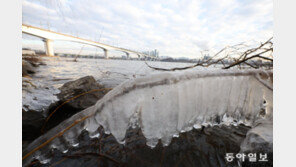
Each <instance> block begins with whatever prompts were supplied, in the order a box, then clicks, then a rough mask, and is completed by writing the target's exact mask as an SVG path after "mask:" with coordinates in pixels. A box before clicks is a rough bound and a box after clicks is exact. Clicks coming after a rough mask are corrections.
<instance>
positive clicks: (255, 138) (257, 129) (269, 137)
mask: <svg viewBox="0 0 296 167" xmlns="http://www.w3.org/2000/svg"><path fill="white" fill-rule="evenodd" d="M240 148H241V150H240V152H243V153H245V154H249V153H255V154H256V155H257V163H254V162H250V161H249V159H248V158H247V159H246V160H245V161H244V162H242V166H243V167H249V166H250V167H257V166H258V167H270V166H272V165H273V123H272V120H268V119H267V120H260V121H258V122H257V125H256V126H254V127H253V128H252V129H251V130H249V131H248V133H247V136H246V138H245V139H244V141H243V142H242V144H241V146H240ZM265 154H266V156H267V161H266V162H264V161H263V162H262V161H261V162H260V161H258V160H259V159H260V156H261V155H265Z"/></svg>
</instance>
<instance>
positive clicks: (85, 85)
mask: <svg viewBox="0 0 296 167" xmlns="http://www.w3.org/2000/svg"><path fill="white" fill-rule="evenodd" d="M103 88H104V86H102V85H100V84H99V83H97V82H96V80H95V79H94V77H93V76H85V77H82V78H79V79H77V80H75V81H70V82H67V83H65V84H64V85H63V86H62V87H60V88H59V89H60V91H61V92H60V93H59V94H57V97H58V99H59V100H60V101H61V102H65V101H67V100H69V99H71V98H73V97H75V96H79V95H81V94H83V93H85V92H88V91H92V90H95V89H103ZM106 93H107V91H105V90H102V91H94V92H91V93H87V94H85V95H82V96H80V97H78V98H76V99H75V100H71V101H69V102H68V103H67V105H68V106H70V107H72V108H75V109H77V110H83V109H86V108H88V107H90V106H92V105H94V104H95V103H96V102H97V101H98V100H99V99H100V98H102V97H103V96H104V95H105V94H106Z"/></svg>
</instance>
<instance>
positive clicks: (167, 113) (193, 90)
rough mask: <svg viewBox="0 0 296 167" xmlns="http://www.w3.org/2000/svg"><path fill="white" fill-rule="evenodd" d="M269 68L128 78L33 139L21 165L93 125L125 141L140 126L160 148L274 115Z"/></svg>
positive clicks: (93, 131)
mask: <svg viewBox="0 0 296 167" xmlns="http://www.w3.org/2000/svg"><path fill="white" fill-rule="evenodd" d="M272 87H273V85H272V71H262V70H212V71H208V70H206V71H190V72H189V71H186V72H185V71H184V72H173V73H160V74H155V75H151V76H147V77H143V78H137V79H135V80H130V81H127V82H125V83H123V84H121V85H119V86H117V87H116V88H114V89H113V90H112V91H110V92H109V93H108V94H106V95H105V96H104V97H103V98H102V99H101V100H99V101H98V102H97V103H96V104H95V105H94V106H92V107H90V108H88V109H86V110H84V111H82V112H80V113H78V114H76V115H74V116H72V117H71V118H69V119H68V120H65V121H64V122H62V123H61V124H60V125H59V126H57V127H55V128H54V129H52V130H50V131H49V132H48V133H47V134H45V135H43V136H41V137H39V138H38V139H36V140H35V141H34V142H32V143H31V144H30V145H29V146H28V147H27V149H25V150H24V152H23V160H24V163H26V162H30V161H31V160H32V158H34V157H35V158H37V159H39V160H40V161H41V162H43V163H47V162H48V160H49V158H50V157H49V156H48V152H49V150H50V149H51V148H57V149H59V150H61V151H62V152H66V151H67V150H68V148H69V147H71V146H73V147H75V146H77V145H78V144H79V143H78V139H77V136H78V135H79V134H80V133H81V131H82V130H83V129H86V130H87V131H89V134H90V136H91V137H98V136H99V135H100V134H98V132H97V129H98V127H99V126H103V128H104V130H105V133H112V135H113V136H114V137H115V138H116V139H117V141H118V142H119V143H122V144H123V143H125V134H126V130H127V129H128V128H129V127H133V128H135V127H140V128H141V130H142V132H143V135H144V136H145V138H146V142H147V145H148V146H150V147H152V148H153V147H155V146H156V144H157V143H158V141H159V139H160V140H161V142H162V144H163V145H164V146H167V145H169V143H170V141H171V139H172V137H178V135H179V133H182V132H186V131H190V130H191V129H192V128H200V127H201V126H202V125H203V126H207V125H217V124H237V123H244V124H246V125H252V123H253V122H254V121H256V120H257V119H258V118H261V117H262V116H260V115H262V114H261V113H262V110H264V111H265V114H264V117H270V116H272V105H273V104H272V103H273V102H272V89H273V88H272Z"/></svg>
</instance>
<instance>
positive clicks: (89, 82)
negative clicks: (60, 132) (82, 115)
mask: <svg viewBox="0 0 296 167" xmlns="http://www.w3.org/2000/svg"><path fill="white" fill-rule="evenodd" d="M59 89H60V93H58V94H57V97H58V99H59V100H58V102H56V103H54V104H51V105H50V107H49V110H48V112H47V113H48V115H50V114H51V113H52V112H54V111H55V110H56V109H57V108H58V110H57V111H55V113H54V114H53V115H52V118H53V119H52V118H50V120H49V121H48V122H47V126H46V129H45V130H46V131H47V130H49V129H51V128H52V127H54V126H56V125H58V124H59V123H60V122H62V121H63V120H65V119H67V118H69V117H71V116H72V115H74V114H76V113H77V112H79V111H82V110H84V109H86V108H88V107H90V106H92V105H94V104H95V103H96V102H97V101H98V100H99V99H100V98H102V97H103V96H104V95H105V94H106V93H107V92H108V90H105V89H104V86H102V85H100V84H99V83H97V82H96V80H95V79H94V77H92V76H85V77H82V78H79V79H77V80H75V81H70V82H67V83H65V84H64V85H63V86H62V87H60V88H59ZM95 89H102V91H93V92H90V93H87V94H84V93H86V92H88V91H92V90H95ZM79 95H82V96H80V97H78V98H75V99H72V98H73V97H77V96H79ZM65 102H66V103H65Z"/></svg>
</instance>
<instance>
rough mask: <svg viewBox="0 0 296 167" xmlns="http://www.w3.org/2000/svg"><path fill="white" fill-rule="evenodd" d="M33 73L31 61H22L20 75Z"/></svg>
mask: <svg viewBox="0 0 296 167" xmlns="http://www.w3.org/2000/svg"><path fill="white" fill-rule="evenodd" d="M33 73H35V69H34V67H33V66H32V65H31V63H29V62H28V61H26V60H23V61H22V75H23V76H25V75H28V74H33Z"/></svg>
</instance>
